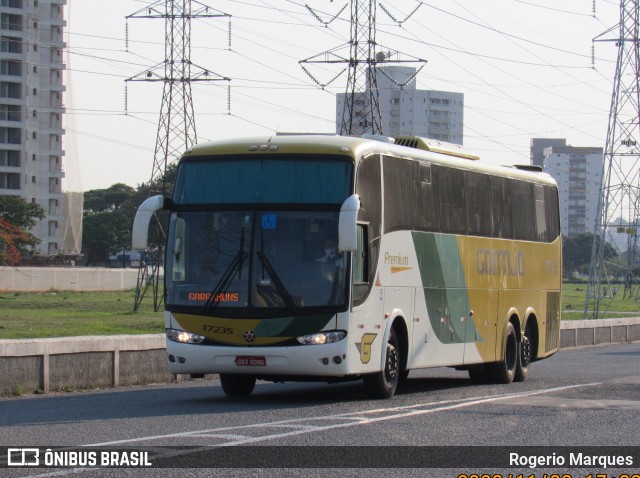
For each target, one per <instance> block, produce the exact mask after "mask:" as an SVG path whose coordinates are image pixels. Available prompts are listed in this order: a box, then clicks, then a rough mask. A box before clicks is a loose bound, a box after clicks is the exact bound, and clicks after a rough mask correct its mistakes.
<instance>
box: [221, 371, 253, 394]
mask: <svg viewBox="0 0 640 478" xmlns="http://www.w3.org/2000/svg"><path fill="white" fill-rule="evenodd" d="M220 384H221V385H222V390H223V391H224V393H225V394H226V395H227V396H229V397H247V396H249V395H251V392H253V387H255V385H256V378H255V377H253V376H251V375H238V374H233V373H221V374H220Z"/></svg>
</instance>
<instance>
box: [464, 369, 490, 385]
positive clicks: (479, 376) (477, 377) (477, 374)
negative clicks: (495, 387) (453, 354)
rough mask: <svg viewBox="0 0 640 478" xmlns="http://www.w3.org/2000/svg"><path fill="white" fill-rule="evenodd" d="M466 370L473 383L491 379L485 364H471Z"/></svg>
mask: <svg viewBox="0 0 640 478" xmlns="http://www.w3.org/2000/svg"><path fill="white" fill-rule="evenodd" d="M467 372H469V378H470V379H471V381H472V382H473V383H489V382H490V380H491V374H490V373H489V370H488V369H487V367H486V366H485V365H473V366H471V367H469V370H467Z"/></svg>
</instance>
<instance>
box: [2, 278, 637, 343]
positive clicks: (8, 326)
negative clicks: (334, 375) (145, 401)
mask: <svg viewBox="0 0 640 478" xmlns="http://www.w3.org/2000/svg"><path fill="white" fill-rule="evenodd" d="M586 291H587V284H586V283H577V284H575V283H571V284H569V283H565V284H563V288H562V319H563V320H578V319H582V318H583V316H584V305H585V301H586ZM616 292H617V293H616V295H615V297H614V298H613V299H612V300H610V301H609V300H606V301H602V303H601V314H600V317H602V318H609V317H629V316H634V315H640V308H639V305H638V304H637V303H636V301H635V300H634V299H633V298H631V297H625V296H624V288H623V286H620V287H618V288H617V291H616ZM134 295H135V291H134V290H128V291H108V292H75V291H56V290H50V291H47V292H3V293H0V339H30V338H43V337H70V336H82V335H115V334H152V333H159V332H163V331H164V317H163V312H162V310H160V311H158V312H154V310H153V299H152V297H151V296H146V297H145V298H144V299H143V301H142V304H141V305H140V308H139V309H138V311H137V312H134V311H133V298H134Z"/></svg>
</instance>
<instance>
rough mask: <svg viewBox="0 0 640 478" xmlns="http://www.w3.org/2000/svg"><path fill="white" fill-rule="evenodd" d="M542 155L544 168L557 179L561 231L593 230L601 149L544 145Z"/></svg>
mask: <svg viewBox="0 0 640 478" xmlns="http://www.w3.org/2000/svg"><path fill="white" fill-rule="evenodd" d="M563 141H564V140H563ZM565 144H566V143H565ZM543 156H544V164H543V167H544V170H545V171H546V172H547V173H549V174H550V175H551V176H553V178H554V179H555V180H556V181H557V183H558V195H559V197H560V226H561V230H562V235H563V236H565V237H572V236H577V235H579V234H584V233H587V232H588V233H593V230H594V226H595V220H596V214H597V213H598V201H599V198H600V186H601V182H602V167H603V162H604V156H603V149H602V148H595V147H574V146H550V147H547V148H545V149H544V151H543Z"/></svg>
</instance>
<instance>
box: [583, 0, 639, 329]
mask: <svg viewBox="0 0 640 478" xmlns="http://www.w3.org/2000/svg"><path fill="white" fill-rule="evenodd" d="M639 1H640V0H620V23H619V24H618V25H616V26H614V27H612V28H611V29H609V30H607V31H606V32H604V33H602V34H601V35H599V36H598V37H596V38H595V39H594V41H602V42H615V44H616V46H617V48H618V59H617V63H616V72H615V77H614V82H613V93H612V96H611V107H610V111H609V126H608V129H607V140H606V145H605V151H604V174H603V178H602V186H601V189H600V200H599V204H598V214H597V216H596V224H595V229H594V240H593V246H592V254H591V264H590V267H589V287H588V289H587V300H586V304H585V314H584V317H585V318H594V319H597V318H599V315H600V313H605V312H606V311H607V310H608V309H609V307H610V305H611V301H612V300H613V298H614V297H615V295H616V293H617V292H618V287H620V288H621V289H622V291H621V292H622V293H623V294H624V297H625V298H627V297H628V298H633V299H634V300H635V301H636V303H637V304H638V305H639V307H640V261H639V259H640V258H639V257H638V252H639V251H638V250H637V245H638V232H639V231H638V228H639V227H640V96H639V95H640V77H639V73H640V70H639V64H640V56H639V49H640V42H639V35H638V28H639V26H638V25H639V23H638V22H639V20H640V16H639V11H640V8H639ZM614 234H615V236H614ZM616 236H617V237H616ZM620 237H624V238H625V240H621V239H619V238H620Z"/></svg>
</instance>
